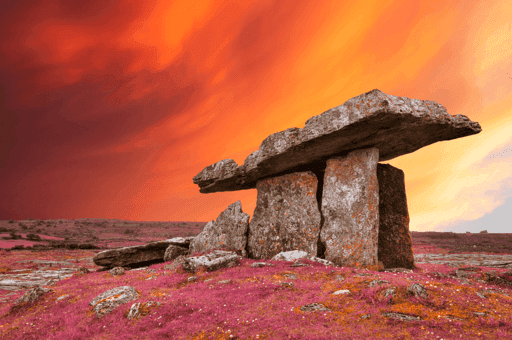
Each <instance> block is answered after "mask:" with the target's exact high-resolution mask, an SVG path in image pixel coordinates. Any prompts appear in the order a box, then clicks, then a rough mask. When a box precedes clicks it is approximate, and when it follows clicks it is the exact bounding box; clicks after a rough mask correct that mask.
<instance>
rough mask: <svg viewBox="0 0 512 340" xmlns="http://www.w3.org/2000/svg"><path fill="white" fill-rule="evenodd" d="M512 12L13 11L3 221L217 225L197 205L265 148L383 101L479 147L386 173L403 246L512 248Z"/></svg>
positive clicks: (164, 5)
mask: <svg viewBox="0 0 512 340" xmlns="http://www.w3.org/2000/svg"><path fill="white" fill-rule="evenodd" d="M511 12H512V2H510V1H509V0H503V1H499V0H481V1H478V0H472V1H444V0H443V1H435V0H418V1H409V0H398V1H389V0H387V1H386V0H375V1H365V2H360V1H327V0H323V1H295V0H293V1H292V0H290V1H288V0H284V1H283V0H258V1H242V0H240V1H218V0H212V1H194V0H184V1H181V0H180V1H168V0H166V1H160V0H146V1H134V0H128V1H127V0H124V1H122V0H120V1H108V2H106V1H104V0H100V1H92V0H91V1H69V0H60V1H57V0H37V1H35V0H27V1H9V2H7V3H5V4H3V5H2V11H1V13H0V22H2V25H1V26H0V46H1V49H2V51H1V54H0V219H1V220H7V219H14V220H22V219H28V218H33V219H57V218H62V219H78V218H105V219H122V220H132V221H198V222H199V221H200V222H207V221H210V220H214V219H216V218H217V216H218V215H219V214H220V213H221V212H222V211H223V210H224V209H226V208H227V206H228V205H229V204H231V203H234V202H236V201H237V200H240V201H241V202H242V210H243V211H244V212H246V213H248V214H249V215H251V217H252V215H253V213H254V209H255V206H256V197H257V192H256V189H252V190H244V191H235V192H222V193H210V194H201V193H199V187H198V186H197V185H195V184H193V182H192V178H193V177H194V176H195V175H196V174H197V173H199V172H200V171H201V170H202V169H203V168H205V167H206V166H208V165H210V164H213V163H216V162H217V161H220V160H222V159H228V158H231V159H233V160H235V161H236V162H237V163H238V164H242V163H243V162H244V160H245V158H246V157H247V156H248V155H249V154H250V153H252V152H253V151H255V150H257V149H258V148H259V145H260V144H261V142H262V141H263V140H264V139H265V138H266V137H267V136H268V135H270V134H272V133H275V132H278V131H282V130H285V129H287V128H291V127H298V128H302V127H304V124H305V122H306V120H308V119H309V118H311V117H312V116H315V115H318V114H321V113H322V112H324V111H326V110H328V109H330V108H332V107H335V106H338V105H341V104H343V103H344V102H345V101H346V100H348V99H350V98H352V97H355V96H358V95H360V94H362V93H365V92H368V91H371V90H373V89H379V90H381V91H383V92H384V93H386V94H390V95H393V96H402V97H409V98H415V99H422V100H433V101H435V102H437V103H439V104H441V105H443V106H444V107H445V108H446V109H447V111H448V113H449V114H451V115H457V114H463V115H466V116H467V117H469V118H470V119H471V120H472V121H476V122H479V123H480V125H481V127H482V132H480V133H479V134H477V135H473V136H468V137H464V138H459V139H455V140H451V141H444V142H438V143H435V144H431V145H429V146H426V147H424V148H422V149H419V150H417V151H415V152H413V153H410V154H407V155H403V156H400V157H397V158H394V159H392V160H389V161H386V162H384V163H387V164H391V165H392V166H395V167H397V168H400V169H402V170H403V171H404V174H405V186H406V194H407V204H408V209H409V215H410V230H411V231H454V232H465V231H471V232H478V231H480V230H484V229H485V230H487V231H488V232H490V233H492V232H494V233H510V232H512V39H511V36H512V16H510V13H511Z"/></svg>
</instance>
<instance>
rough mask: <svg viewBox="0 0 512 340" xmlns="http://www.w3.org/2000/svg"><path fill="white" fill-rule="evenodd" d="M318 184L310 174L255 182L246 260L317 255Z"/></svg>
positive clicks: (311, 173)
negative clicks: (290, 253)
mask: <svg viewBox="0 0 512 340" xmlns="http://www.w3.org/2000/svg"><path fill="white" fill-rule="evenodd" d="M317 185H318V180H317V178H316V176H315V174H314V173H313V172H311V171H307V172H295V173H291V174H287V175H283V176H277V177H271V178H266V179H262V180H259V181H258V184H257V190H258V196H257V201H256V209H255V210H254V215H253V217H252V220H251V222H250V223H249V236H248V241H247V253H248V257H249V258H251V259H269V258H271V257H273V256H275V255H276V254H278V253H280V252H286V251H291V250H302V251H305V252H307V253H308V254H309V255H310V256H316V255H317V240H318V235H319V233H320V223H321V215H320V211H319V208H318V201H317V199H316V193H317Z"/></svg>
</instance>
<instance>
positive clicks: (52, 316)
mask: <svg viewBox="0 0 512 340" xmlns="http://www.w3.org/2000/svg"><path fill="white" fill-rule="evenodd" d="M205 224H206V223H205V222H129V221H120V220H105V219H81V220H46V221H39V220H27V221H12V220H11V221H0V228H1V229H0V232H1V233H2V236H1V239H0V247H1V248H3V249H2V250H0V258H1V262H0V275H7V274H13V273H14V272H13V271H14V270H20V269H24V270H25V271H24V272H30V271H32V270H36V269H38V268H40V267H39V266H40V265H41V264H38V263H34V262H30V261H27V260H35V259H37V260H51V261H67V262H70V263H75V264H76V265H77V268H78V266H80V267H86V268H88V269H89V270H97V269H99V267H98V266H96V265H94V263H93V262H92V261H91V258H92V257H93V256H94V255H95V254H97V253H98V252H100V251H102V250H105V249H111V248H118V247H123V246H131V245H139V244H144V243H147V242H151V241H159V240H164V239H168V238H172V237H180V236H181V237H186V236H193V235H197V234H198V233H199V232H200V231H201V230H202V228H203V227H204V225H205ZM29 234H30V235H32V236H30V237H29V238H30V239H27V235H29ZM13 235H15V236H14V238H13ZM33 235H36V236H33ZM411 235H412V239H413V249H414V253H415V254H427V253H436V254H449V253H450V254H452V253H456V254H463V253H464V254H469V253H473V254H474V253H479V254H510V253H512V235H511V234H454V233H419V232H412V233H411ZM18 236H19V237H18ZM38 237H39V238H40V239H38ZM22 246H23V247H22ZM90 246H95V247H98V248H97V249H91V248H90ZM28 247H31V248H28ZM491 250H492V251H493V252H490V251H491ZM495 251H499V252H495ZM194 255H198V254H197V253H196V254H194ZM20 261H25V262H20ZM447 261H449V260H448V259H447ZM255 262H266V263H272V264H274V266H273V267H270V266H264V267H259V268H254V267H251V264H252V263H255ZM301 262H303V263H307V264H310V265H311V266H306V267H290V265H291V264H292V263H291V262H286V261H260V260H250V259H242V260H241V261H240V262H239V265H238V266H234V267H231V268H223V269H220V270H217V271H213V272H207V271H205V270H199V271H198V272H196V273H195V274H192V273H188V272H186V271H184V270H183V268H181V267H180V268H178V269H177V270H174V271H171V270H167V269H165V266H167V265H168V264H170V263H171V262H166V263H159V264H153V265H151V266H150V268H151V269H154V270H155V272H152V273H148V272H147V271H146V270H135V271H128V270H127V271H126V273H125V274H124V275H120V276H114V275H112V274H110V273H109V272H108V271H101V272H91V273H88V274H81V275H78V274H75V275H73V276H72V277H70V278H66V279H62V280H60V281H57V282H56V283H55V284H54V285H52V286H43V287H45V288H51V289H53V291H51V292H49V293H46V294H44V295H42V296H41V297H40V298H39V299H38V300H37V301H35V302H34V303H26V304H22V305H20V306H15V305H14V301H15V299H17V298H18V297H20V296H22V295H23V293H24V292H25V290H24V291H18V292H16V294H14V295H10V296H9V297H10V300H9V302H4V303H2V304H1V305H0V335H1V336H0V338H1V339H16V340H17V339H55V340H71V339H304V340H309V339H364V340H367V339H511V338H512V313H511V311H512V298H511V297H508V296H506V295H504V294H494V293H493V294H489V295H488V296H487V298H481V297H479V296H478V295H477V294H476V293H477V292H479V291H481V290H484V289H492V290H494V291H498V290H499V291H500V292H506V293H509V295H510V296H512V288H511V287H510V286H500V285H498V284H495V283H491V282H486V281H484V280H478V281H477V280H472V281H471V282H472V283H473V284H472V285H468V284H462V282H460V281H459V280H456V279H455V278H453V277H445V278H443V277H442V276H439V275H435V274H433V273H435V272H438V273H443V274H446V275H448V274H449V273H451V272H453V271H454V270H455V269H456V268H453V267H450V266H447V265H444V264H439V265H437V264H423V263H416V265H417V266H418V268H419V269H415V270H414V271H413V272H412V273H390V272H374V271H369V270H364V269H354V268H348V267H327V266H324V265H322V264H320V263H317V262H313V261H309V260H304V259H303V260H301ZM63 267H66V266H63ZM68 267H69V266H68ZM479 268H481V271H479V272H477V275H480V276H476V278H480V277H482V278H483V277H485V274H484V273H486V272H490V271H495V272H496V273H498V274H501V276H502V277H503V278H505V279H508V280H510V281H512V277H509V275H508V274H504V273H506V272H508V270H509V269H500V268H487V267H479ZM51 269H52V268H51V267H50V268H48V270H51ZM19 273H20V272H16V274H19ZM288 274H295V275H296V277H297V279H290V278H289V277H287V276H286V275H288ZM358 274H366V275H365V276H357V275H358ZM192 276H197V279H196V280H195V281H190V282H189V281H188V278H189V277H192ZM338 276H341V277H344V278H345V279H344V280H342V281H338V280H337V277H338ZM377 279H378V280H385V281H389V283H384V284H377V285H374V286H372V287H368V282H370V281H373V280H377ZM206 280H209V281H206ZM226 280H229V281H228V282H222V281H226ZM286 282H290V283H292V285H287V284H284V285H283V284H281V283H286ZM413 283H420V284H421V285H423V286H424V287H425V288H426V290H427V292H428V299H419V298H416V297H414V296H412V295H410V294H409V293H408V292H407V287H408V286H410V285H411V284H413ZM120 286H133V287H134V288H135V289H136V291H137V292H138V293H139V295H140V297H139V298H138V299H137V300H135V301H130V302H128V303H126V304H123V305H120V306H118V307H116V308H115V309H114V310H113V311H112V312H111V313H110V314H107V315H105V316H104V317H103V318H100V319H98V317H97V316H96V314H95V313H94V312H93V310H92V307H91V306H90V305H89V302H91V300H93V299H94V298H95V297H96V296H98V295H99V294H101V293H103V292H105V291H107V290H110V289H112V288H115V287H120ZM392 286H394V287H397V292H396V296H395V297H392V296H389V297H388V298H383V297H382V296H381V295H380V294H379V293H380V292H382V291H383V290H385V289H386V288H389V287H392ZM342 289H348V290H349V291H350V293H349V294H339V295H334V294H333V293H334V292H336V291H338V290H342ZM8 293H11V292H10V291H5V290H1V289H0V298H1V297H2V296H5V295H7V294H8ZM63 296H66V297H65V298H62V299H60V300H57V298H59V297H63ZM148 301H154V302H159V303H160V305H159V306H157V307H154V308H150V309H148V310H146V311H145V313H143V314H144V315H143V316H142V317H141V318H140V319H134V320H130V319H128V318H127V315H128V311H129V309H130V307H131V305H132V303H137V302H148ZM312 303H319V304H322V305H323V306H324V307H325V308H328V309H329V310H330V311H321V310H316V311H312V312H307V311H301V310H300V307H302V306H304V305H308V304H312ZM389 312H391V313H402V314H407V315H411V316H418V317H420V318H421V320H420V321H404V320H397V319H393V318H389V317H386V316H384V315H383V313H389ZM474 312H477V313H487V316H475V315H474V314H473V313H474ZM368 314H370V317H369V318H362V316H364V315H368ZM446 317H450V319H449V318H446ZM459 319H460V320H459Z"/></svg>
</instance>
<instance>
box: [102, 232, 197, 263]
mask: <svg viewBox="0 0 512 340" xmlns="http://www.w3.org/2000/svg"><path fill="white" fill-rule="evenodd" d="M194 237H195V236H191V237H176V238H172V239H168V240H163V241H157V242H150V243H147V244H143V245H140V246H132V247H123V248H117V249H109V250H105V251H102V252H99V253H98V254H96V255H95V256H94V258H93V261H94V263H95V264H96V265H98V266H103V267H106V268H113V267H137V266H138V267H142V266H145V265H148V264H151V263H158V262H163V260H164V255H165V250H166V249H167V248H168V247H169V246H170V245H176V246H187V247H188V245H189V244H190V241H192V239H194Z"/></svg>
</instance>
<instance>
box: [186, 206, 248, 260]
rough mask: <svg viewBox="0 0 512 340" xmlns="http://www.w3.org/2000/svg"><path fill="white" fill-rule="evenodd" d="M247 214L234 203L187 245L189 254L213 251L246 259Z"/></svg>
mask: <svg viewBox="0 0 512 340" xmlns="http://www.w3.org/2000/svg"><path fill="white" fill-rule="evenodd" d="M249 218H250V216H249V214H246V213H244V212H243V211H242V203H241V202H240V201H236V202H235V203H233V204H230V205H229V206H228V207H227V208H226V210H224V211H223V212H221V213H220V215H219V216H218V217H217V220H215V221H210V222H208V223H207V224H206V225H205V226H204V228H203V231H201V233H199V235H197V236H196V237H195V238H194V239H193V240H192V242H190V245H189V253H190V254H194V253H195V252H201V253H206V252H209V251H211V250H215V249H223V250H227V251H235V252H237V254H239V255H241V256H243V257H246V256H247V253H246V251H245V247H246V244H247V228H248V227H249Z"/></svg>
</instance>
